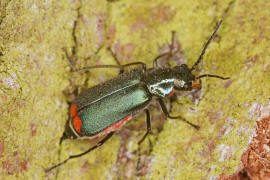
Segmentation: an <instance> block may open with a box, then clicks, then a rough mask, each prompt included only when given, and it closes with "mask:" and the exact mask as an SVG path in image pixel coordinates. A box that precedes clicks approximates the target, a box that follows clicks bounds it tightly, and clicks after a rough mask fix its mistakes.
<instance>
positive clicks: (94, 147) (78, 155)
mask: <svg viewBox="0 0 270 180" xmlns="http://www.w3.org/2000/svg"><path fill="white" fill-rule="evenodd" d="M113 133H114V132H111V133H109V134H108V135H107V136H106V137H105V138H103V139H102V140H101V141H99V142H98V143H97V144H96V145H95V146H93V147H91V148H90V149H88V150H87V151H85V152H83V153H80V154H76V155H71V156H69V157H68V158H67V159H66V160H64V161H62V162H60V163H58V164H56V165H54V166H52V167H50V168H48V169H46V170H45V172H46V173H47V172H49V171H51V170H52V169H54V168H57V167H59V166H61V165H63V164H65V163H66V162H68V161H69V160H70V159H74V158H77V157H81V156H83V155H85V154H87V153H89V152H91V151H93V150H94V149H96V148H98V147H100V146H101V145H102V144H104V143H105V142H106V141H107V140H108V139H110V137H112V135H113Z"/></svg>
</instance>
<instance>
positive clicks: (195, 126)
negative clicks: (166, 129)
mask: <svg viewBox="0 0 270 180" xmlns="http://www.w3.org/2000/svg"><path fill="white" fill-rule="evenodd" d="M158 102H159V104H160V106H161V109H162V111H163V113H164V114H165V116H166V117H168V118H171V119H180V120H182V121H184V122H185V123H187V124H189V125H191V126H192V127H194V128H195V129H197V130H199V129H200V126H198V125H195V124H193V123H191V122H189V121H187V120H186V119H184V118H183V117H181V116H171V115H170V114H169V112H168V110H167V108H166V106H165V103H164V102H163V100H162V99H161V98H158Z"/></svg>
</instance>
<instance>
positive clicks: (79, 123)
mask: <svg viewBox="0 0 270 180" xmlns="http://www.w3.org/2000/svg"><path fill="white" fill-rule="evenodd" d="M73 127H74V129H75V130H76V132H77V133H81V127H82V120H81V119H80V117H79V116H76V117H75V118H74V119H73Z"/></svg>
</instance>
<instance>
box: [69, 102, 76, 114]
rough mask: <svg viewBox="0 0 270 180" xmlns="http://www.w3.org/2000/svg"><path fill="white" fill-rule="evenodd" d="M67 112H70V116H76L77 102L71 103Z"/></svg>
mask: <svg viewBox="0 0 270 180" xmlns="http://www.w3.org/2000/svg"><path fill="white" fill-rule="evenodd" d="M69 112H70V116H71V117H75V116H77V114H78V112H77V104H72V105H71V106H70V111H69Z"/></svg>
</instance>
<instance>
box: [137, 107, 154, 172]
mask: <svg viewBox="0 0 270 180" xmlns="http://www.w3.org/2000/svg"><path fill="white" fill-rule="evenodd" d="M144 111H145V115H146V127H147V129H146V133H145V134H144V136H143V137H142V138H141V140H140V141H139V142H138V162H137V167H136V169H137V170H139V169H140V161H141V148H140V146H141V143H142V142H143V141H144V140H145V138H146V136H147V135H148V134H149V133H150V132H151V118H150V112H149V110H148V109H145V110H144Z"/></svg>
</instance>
